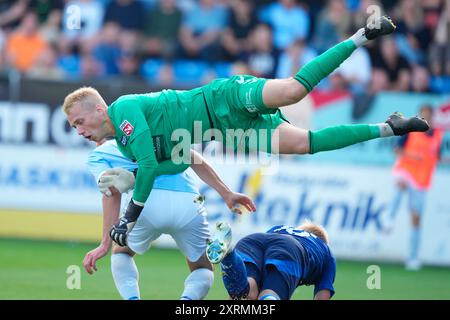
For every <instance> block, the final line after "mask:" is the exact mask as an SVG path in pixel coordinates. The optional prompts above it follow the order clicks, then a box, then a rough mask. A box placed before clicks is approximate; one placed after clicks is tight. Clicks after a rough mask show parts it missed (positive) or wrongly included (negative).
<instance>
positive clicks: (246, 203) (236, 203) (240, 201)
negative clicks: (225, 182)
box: [224, 192, 256, 214]
mask: <svg viewBox="0 0 450 320" xmlns="http://www.w3.org/2000/svg"><path fill="white" fill-rule="evenodd" d="M224 200H225V203H226V204H227V206H228V208H229V209H230V210H231V211H233V212H234V213H237V214H242V210H241V208H239V207H240V206H242V207H244V208H245V209H247V210H248V211H249V212H255V211H256V206H255V204H254V203H253V200H252V199H250V197H248V196H246V195H245V194H242V193H237V192H230V193H229V194H227V195H226V196H225V197H224Z"/></svg>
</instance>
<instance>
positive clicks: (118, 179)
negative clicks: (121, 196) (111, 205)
mask: <svg viewBox="0 0 450 320" xmlns="http://www.w3.org/2000/svg"><path fill="white" fill-rule="evenodd" d="M135 181H136V178H135V177H134V174H133V173H132V172H130V171H128V170H125V169H123V168H112V169H108V170H106V171H105V172H104V173H103V174H102V176H101V177H100V179H99V180H98V188H99V189H100V192H101V193H103V194H104V195H105V196H107V197H110V196H111V195H112V192H111V189H110V188H116V189H117V191H119V192H120V193H124V192H127V191H128V190H130V189H133V188H134V183H135Z"/></svg>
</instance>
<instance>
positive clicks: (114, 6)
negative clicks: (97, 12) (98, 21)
mask: <svg viewBox="0 0 450 320" xmlns="http://www.w3.org/2000/svg"><path fill="white" fill-rule="evenodd" d="M145 15H146V14H145V8H144V6H143V5H142V3H141V2H139V1H135V0H112V1H111V2H110V3H109V4H108V6H107V7H106V13H105V19H104V23H106V22H115V23H117V24H118V25H119V26H120V27H121V28H123V29H128V30H133V31H143V30H144V25H145Z"/></svg>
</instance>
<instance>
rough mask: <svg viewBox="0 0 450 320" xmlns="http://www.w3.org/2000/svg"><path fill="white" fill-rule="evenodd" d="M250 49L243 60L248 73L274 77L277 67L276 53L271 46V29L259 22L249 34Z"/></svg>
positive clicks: (261, 76)
mask: <svg viewBox="0 0 450 320" xmlns="http://www.w3.org/2000/svg"><path fill="white" fill-rule="evenodd" d="M250 43H251V50H250V52H249V53H248V55H247V56H246V59H245V61H246V62H247V64H248V66H249V68H250V74H252V75H254V76H256V77H260V78H269V79H270V78H274V77H275V70H276V68H277V53H276V50H275V49H274V47H273V41H272V30H271V29H270V27H269V26H268V25H265V24H259V25H258V26H257V27H256V28H255V29H254V30H253V31H252V33H251V35H250Z"/></svg>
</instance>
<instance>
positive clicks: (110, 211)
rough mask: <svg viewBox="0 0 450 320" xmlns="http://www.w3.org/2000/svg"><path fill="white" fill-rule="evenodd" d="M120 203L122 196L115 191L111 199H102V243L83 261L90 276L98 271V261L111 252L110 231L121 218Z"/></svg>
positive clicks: (105, 197) (104, 197)
mask: <svg viewBox="0 0 450 320" xmlns="http://www.w3.org/2000/svg"><path fill="white" fill-rule="evenodd" d="M120 203H121V194H120V193H119V192H118V191H117V190H114V189H113V191H112V195H111V196H110V197H107V196H103V198H102V208H103V233H102V241H101V243H100V245H99V246H98V247H97V248H95V249H93V250H91V251H89V252H88V253H87V254H86V256H85V257H84V260H83V267H84V269H85V270H86V272H87V273H89V274H93V273H94V271H97V265H96V262H97V260H99V259H101V258H103V257H104V256H106V255H107V254H108V252H109V249H110V248H111V243H112V240H111V237H110V236H109V231H110V230H111V227H112V226H113V225H114V223H115V222H116V221H117V219H118V218H119V212H120Z"/></svg>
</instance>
